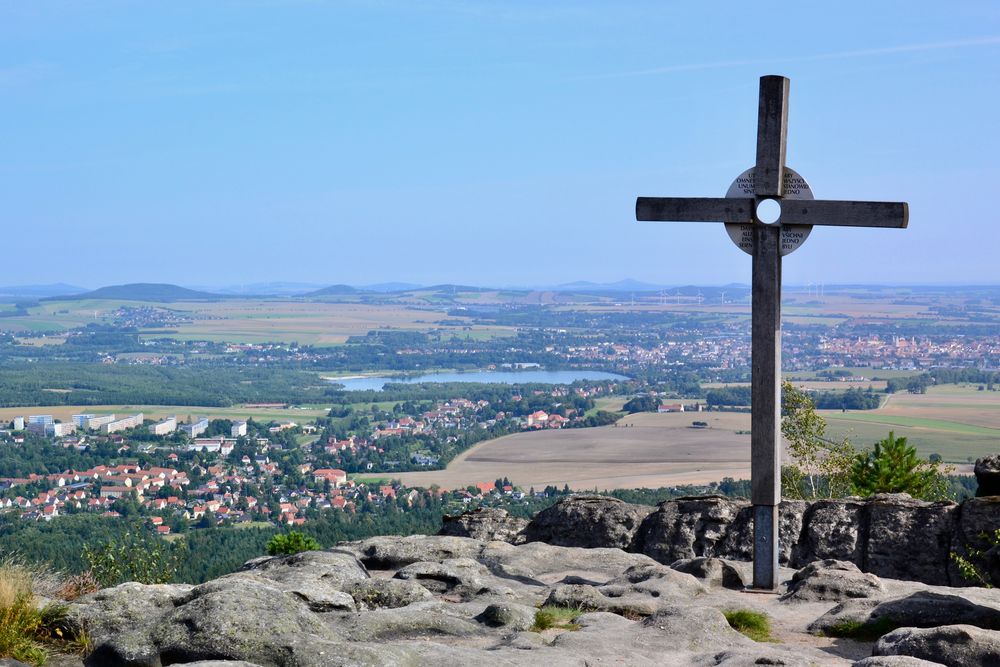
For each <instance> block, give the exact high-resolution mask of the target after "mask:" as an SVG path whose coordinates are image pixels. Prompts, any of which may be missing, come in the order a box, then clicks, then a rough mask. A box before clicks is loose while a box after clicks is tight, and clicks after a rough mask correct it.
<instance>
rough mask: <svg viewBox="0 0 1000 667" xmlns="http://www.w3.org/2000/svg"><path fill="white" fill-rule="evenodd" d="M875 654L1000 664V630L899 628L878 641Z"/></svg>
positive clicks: (985, 666) (961, 665)
mask: <svg viewBox="0 0 1000 667" xmlns="http://www.w3.org/2000/svg"><path fill="white" fill-rule="evenodd" d="M874 652H875V655H905V656H911V657H914V658H921V659H924V660H929V661H932V662H934V663H936V664H941V665H948V666H949V667H969V665H981V666H982V667H996V666H997V665H1000V632H995V631H991V630H982V629H980V628H977V627H975V626H971V625H946V626H943V627H936V628H928V629H920V628H900V629H899V630H896V631H894V632H890V633H889V634H887V635H885V636H883V637H882V638H881V639H879V640H878V643H877V644H875V649H874Z"/></svg>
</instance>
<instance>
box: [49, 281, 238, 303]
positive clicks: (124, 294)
mask: <svg viewBox="0 0 1000 667" xmlns="http://www.w3.org/2000/svg"><path fill="white" fill-rule="evenodd" d="M223 298H225V297H224V296H223V295H220V294H212V293H210V292H199V291H197V290H193V289H187V288H186V287H179V286H178V285H169V284H164V283H130V284H128V285H109V286H107V287H100V288H98V289H95V290H93V291H91V292H83V293H80V294H69V295H63V296H58V297H49V299H47V300H49V301H54V300H56V299H58V300H60V301H67V300H82V299H114V300H119V301H216V300H218V299H223Z"/></svg>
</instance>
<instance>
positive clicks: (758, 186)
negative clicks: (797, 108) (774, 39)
mask: <svg viewBox="0 0 1000 667" xmlns="http://www.w3.org/2000/svg"><path fill="white" fill-rule="evenodd" d="M787 135H788V79H786V78H785V77H783V76H762V77H760V98H759V101H758V106H757V168H756V169H755V170H754V174H753V179H754V180H753V189H754V194H756V195H757V196H758V197H780V196H781V195H782V193H783V190H784V171H785V139H786V137H787Z"/></svg>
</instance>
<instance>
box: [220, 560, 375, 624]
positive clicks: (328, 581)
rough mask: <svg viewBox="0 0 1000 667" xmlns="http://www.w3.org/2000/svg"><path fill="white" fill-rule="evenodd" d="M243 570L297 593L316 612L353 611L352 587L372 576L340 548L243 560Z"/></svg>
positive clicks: (284, 590)
mask: <svg viewBox="0 0 1000 667" xmlns="http://www.w3.org/2000/svg"><path fill="white" fill-rule="evenodd" d="M241 572H249V573H253V574H255V575H257V576H260V577H263V578H264V579H269V580H271V581H273V582H274V583H275V585H276V586H277V587H278V588H279V589H281V590H282V591H283V592H285V593H291V594H292V595H295V596H296V597H298V598H299V599H301V600H303V601H304V602H306V604H308V605H309V608H310V609H311V610H312V611H317V612H324V611H354V609H355V605H354V599H353V597H352V596H351V594H350V593H349V591H350V589H351V587H352V586H353V585H354V584H356V583H358V582H360V581H364V580H366V579H368V578H369V575H368V570H367V569H365V566H364V565H362V564H361V563H360V561H358V559H357V558H355V556H354V554H352V553H349V552H346V551H337V550H331V551H303V552H301V553H297V554H292V555H289V556H273V557H270V558H256V559H254V560H251V561H247V562H246V563H244V565H243V567H242V568H241ZM233 576H239V575H238V574H237V575H233Z"/></svg>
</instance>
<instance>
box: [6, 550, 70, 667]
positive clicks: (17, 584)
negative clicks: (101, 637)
mask: <svg viewBox="0 0 1000 667" xmlns="http://www.w3.org/2000/svg"><path fill="white" fill-rule="evenodd" d="M64 585H65V584H64V582H62V581H61V578H60V577H59V576H58V575H56V574H54V573H52V572H50V571H48V570H45V569H41V568H38V567H34V566H31V565H26V564H25V563H23V562H21V561H19V560H16V559H6V560H4V561H2V562H0V658H14V659H15V660H20V661H21V662H26V663H29V664H32V665H36V666H38V667H41V666H42V665H44V664H45V663H46V661H47V660H48V657H49V655H50V652H52V651H60V652H72V653H81V652H83V651H84V650H86V648H87V645H88V642H87V638H86V635H85V634H83V633H80V632H76V631H75V630H74V628H73V625H72V623H71V622H70V619H69V613H68V612H69V607H68V606H66V605H65V604H64V603H61V602H52V603H49V604H46V605H45V606H40V605H39V604H38V600H37V598H36V595H44V596H45V597H49V596H53V595H55V594H56V593H57V592H58V591H59V590H61V589H62V588H63V586H64Z"/></svg>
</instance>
